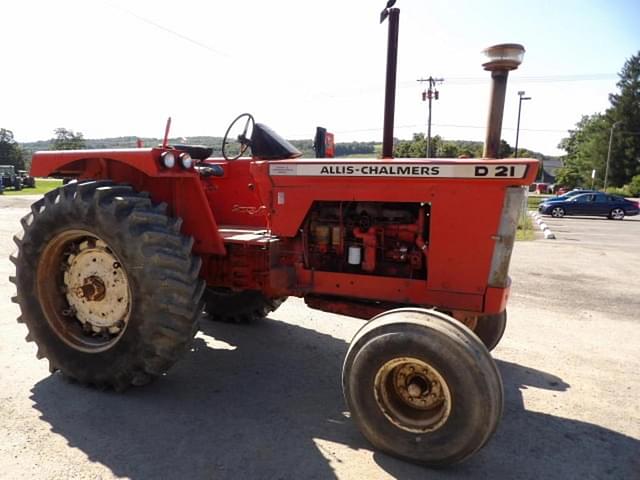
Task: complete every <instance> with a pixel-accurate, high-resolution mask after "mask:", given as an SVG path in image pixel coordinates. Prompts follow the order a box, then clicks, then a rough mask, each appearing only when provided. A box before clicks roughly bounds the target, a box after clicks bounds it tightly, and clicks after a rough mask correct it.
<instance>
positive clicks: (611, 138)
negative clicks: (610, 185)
mask: <svg viewBox="0 0 640 480" xmlns="http://www.w3.org/2000/svg"><path fill="white" fill-rule="evenodd" d="M621 123H622V122H619V121H618V122H615V123H614V124H613V125H611V133H610V134H609V149H608V150H607V164H606V166H605V168H604V188H603V190H604V191H605V192H606V191H607V182H608V181H609V163H610V162H611V143H613V131H614V130H615V128H616V127H617V126H618V125H620V124H621Z"/></svg>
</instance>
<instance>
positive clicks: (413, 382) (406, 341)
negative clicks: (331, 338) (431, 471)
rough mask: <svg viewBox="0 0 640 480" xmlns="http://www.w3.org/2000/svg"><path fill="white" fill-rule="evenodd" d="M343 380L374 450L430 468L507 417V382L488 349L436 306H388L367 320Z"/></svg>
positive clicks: (468, 448)
mask: <svg viewBox="0 0 640 480" xmlns="http://www.w3.org/2000/svg"><path fill="white" fill-rule="evenodd" d="M342 384H343V390H344V395H345V399H346V402H347V404H348V406H349V410H350V411H351V416H352V418H353V419H354V421H355V422H356V424H357V425H358V426H359V428H360V430H361V431H362V433H363V435H364V436H365V437H366V438H367V439H368V440H369V441H370V442H371V443H372V444H373V445H374V446H375V447H377V448H378V449H380V450H382V451H384V452H387V453H389V454H391V455H395V456H397V457H401V458H403V459H406V460H410V461H414V462H418V463H422V464H426V465H429V466H433V467H442V466H446V465H450V464H454V463H458V462H461V461H463V460H464V459H466V458H467V457H469V456H470V455H472V454H473V453H475V452H476V451H478V450H479V449H480V448H482V446H483V445H484V444H485V443H486V442H487V441H488V440H489V439H490V438H491V436H492V435H493V433H494V432H495V429H496V427H497V425H498V423H499V420H500V417H501V414H502V407H503V389H502V380H501V378H500V374H499V372H498V369H497V367H496V364H495V363H494V361H493V359H492V358H491V355H490V354H489V352H488V350H487V349H486V348H485V346H484V345H483V344H482V342H481V341H480V340H479V339H478V337H477V336H476V335H474V334H473V333H472V332H471V330H469V329H468V328H467V327H465V326H464V325H463V324H462V323H460V322H459V321H457V320H455V319H453V318H452V317H449V316H448V315H445V314H443V313H440V312H436V311H433V310H425V309H420V308H401V309H397V310H390V311H388V312H385V313H382V314H381V315H378V316H376V317H374V318H373V319H372V320H371V321H370V322H368V323H367V324H365V325H364V326H363V327H362V328H361V329H360V330H359V331H358V333H356V335H355V337H354V338H353V340H352V342H351V345H350V346H349V350H348V352H347V356H346V358H345V362H344V366H343V371H342Z"/></svg>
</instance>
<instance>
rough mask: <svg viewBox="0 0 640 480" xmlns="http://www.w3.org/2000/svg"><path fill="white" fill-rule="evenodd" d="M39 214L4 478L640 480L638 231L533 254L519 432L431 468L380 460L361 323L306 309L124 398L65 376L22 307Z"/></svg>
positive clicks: (198, 349)
mask: <svg viewBox="0 0 640 480" xmlns="http://www.w3.org/2000/svg"><path fill="white" fill-rule="evenodd" d="M26 211H27V207H26V204H25V201H24V200H16V199H15V198H14V199H10V197H4V198H3V197H0V338H1V339H2V341H1V342H0V472H2V473H1V474H0V477H3V478H9V479H18V478H56V479H57V478H64V479H66V478H81V479H94V478H123V477H126V478H133V479H150V478H152V479H163V478H171V479H172V478H176V479H178V478H179V479H182V478H189V479H200V478H203V479H204V478H234V479H235V478H269V479H271V478H319V479H325V478H372V479H373V478H375V479H378V478H407V479H413V478H415V479H425V478H427V479H440V478H443V479H445V478H446V479H458V478H460V479H463V478H516V479H518V478H526V479H529V478H530V479H538V478H545V479H569V478H580V479H603V478H612V479H627V478H638V472H640V463H639V461H638V459H639V457H640V455H639V454H640V404H639V402H638V398H640V376H639V375H638V372H639V371H640V355H638V353H639V351H638V349H639V347H638V346H639V345H640V331H639V329H638V323H637V321H638V318H637V317H638V312H639V311H640V300H639V299H640V287H639V286H640V282H638V272H640V254H639V253H638V250H637V248H635V249H634V248H632V247H634V244H633V242H637V238H638V237H637V236H636V237H635V239H634V238H633V236H634V234H633V233H629V235H628V236H627V234H626V233H623V234H619V233H617V232H619V231H622V232H626V230H624V229H635V232H638V230H639V228H638V227H640V223H638V222H635V221H634V222H631V221H629V222H627V221H624V222H619V223H611V222H605V221H599V220H574V219H567V220H563V221H562V222H565V223H564V225H568V227H567V229H566V231H561V230H562V229H559V236H560V239H559V240H557V241H555V242H553V241H544V240H538V241H532V242H522V243H518V244H517V245H516V249H515V252H514V258H513V268H512V276H513V280H514V284H513V291H512V292H513V293H512V299H511V303H510V311H509V326H508V329H507V333H506V336H505V339H504V340H503V342H502V343H501V344H500V345H499V346H498V348H497V349H496V350H495V351H494V353H495V357H496V359H497V362H498V366H499V368H500V370H501V373H502V376H503V379H504V387H505V395H506V405H505V406H506V408H505V415H504V418H503V421H502V423H501V425H500V427H499V429H498V432H497V434H496V436H495V437H494V438H493V440H492V441H491V442H490V443H489V445H487V447H485V448H484V449H483V450H482V451H481V452H480V453H479V454H477V455H476V456H475V457H473V458H472V459H471V460H469V461H468V462H466V463H464V464H463V465H460V466H457V467H455V468H452V469H448V470H445V471H432V470H427V469H424V468H421V467H419V466H414V465H410V464H407V463H405V462H401V461H398V460H395V459H393V458H389V457H387V456H385V455H382V454H379V453H376V452H374V451H372V449H371V448H370V446H369V445H368V444H367V442H366V441H365V440H364V439H363V438H362V437H361V435H360V434H359V432H358V431H357V429H356V428H355V426H354V425H353V423H352V422H351V420H350V419H349V417H348V414H347V413H346V412H345V407H344V403H343V401H342V395H341V391H340V386H339V375H340V367H341V362H342V358H343V355H344V353H345V352H346V349H347V342H348V340H349V339H350V337H351V336H352V335H353V333H354V332H355V331H356V330H357V328H358V327H359V326H360V325H361V324H362V322H361V321H359V320H353V319H350V318H347V317H342V316H338V315H331V314H326V313H322V312H316V311H312V310H309V309H307V308H306V307H305V306H304V304H303V303H302V302H301V301H299V300H297V299H290V300H289V301H287V302H286V303H285V304H284V305H283V307H281V308H280V309H279V310H278V311H277V312H275V313H274V314H272V315H271V317H270V318H269V319H268V320H266V321H264V322H262V323H259V324H256V325H252V326H236V325H220V324H215V323H211V322H205V323H204V324H203V330H202V332H201V333H200V334H198V337H197V338H196V342H195V345H194V348H193V350H192V351H191V352H189V354H188V355H187V357H186V358H185V359H184V360H183V361H181V362H180V363H179V364H178V365H176V367H175V368H174V369H172V371H171V372H170V373H169V375H167V376H166V377H165V378H162V379H160V380H159V381H157V382H155V383H154V384H152V385H150V386H147V387H144V388H135V389H132V390H130V391H128V392H127V393H125V394H115V393H111V392H98V391H94V390H91V389H87V388H84V387H81V386H78V385H75V384H72V383H69V382H67V381H65V380H64V379H63V378H62V377H61V376H60V375H53V376H49V374H48V372H47V365H46V362H45V361H40V362H38V361H36V360H35V358H34V355H35V348H34V346H33V344H27V343H25V342H24V340H23V338H24V336H25V334H26V331H25V328H24V327H23V326H22V325H18V324H16V323H15V320H14V319H15V317H16V316H17V313H18V312H17V308H16V306H15V305H13V304H11V303H10V302H9V301H8V297H9V296H10V295H11V294H12V293H11V292H12V289H13V286H12V285H10V284H9V283H8V282H7V280H6V279H7V276H8V275H9V274H10V273H11V272H12V270H13V266H12V264H11V263H10V262H8V261H7V260H6V258H7V255H8V254H9V252H10V251H11V250H12V249H13V247H12V242H11V240H10V238H11V236H10V235H11V234H12V233H13V231H15V230H17V229H18V228H19V223H18V218H19V216H20V215H22V214H24V213H25V212H26ZM580 225H584V227H580ZM578 228H583V230H584V232H586V233H588V232H590V231H593V235H594V236H592V237H585V236H584V235H579V233H576V232H578ZM607 228H610V229H612V230H611V231H607V230H602V229H607ZM598 232H609V233H607V234H605V236H604V237H602V238H601V239H598V238H596V236H598V235H601V234H602V233H598ZM572 238H573V239H572ZM623 238H626V240H625V239H623ZM630 242H631V244H630ZM612 243H622V244H624V245H626V247H627V248H625V249H622V251H621V252H615V251H611V250H610V249H609V247H608V245H609V244H612Z"/></svg>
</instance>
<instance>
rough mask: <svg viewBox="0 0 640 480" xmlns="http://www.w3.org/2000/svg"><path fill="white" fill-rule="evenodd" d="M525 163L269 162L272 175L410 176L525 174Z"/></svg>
mask: <svg viewBox="0 0 640 480" xmlns="http://www.w3.org/2000/svg"><path fill="white" fill-rule="evenodd" d="M526 172H527V166H526V165H522V164H509V163H505V164H499V165H496V164H486V163H478V164H471V165H470V164H462V165H455V164H415V163H393V164H390V163H326V164H320V163H313V164H301V163H296V164H278V163H273V164H271V165H269V174H270V175H272V176H298V177H407V178H524V176H525V174H526Z"/></svg>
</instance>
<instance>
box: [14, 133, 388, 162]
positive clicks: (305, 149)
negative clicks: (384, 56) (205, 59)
mask: <svg viewBox="0 0 640 480" xmlns="http://www.w3.org/2000/svg"><path fill="white" fill-rule="evenodd" d="M138 138H140V140H142V143H143V145H144V146H146V147H151V146H155V145H160V144H161V143H162V139H160V138H151V137H113V138H86V139H85V143H86V148H88V149H103V148H105V149H114V148H135V147H136V145H137V141H138ZM289 141H290V142H291V144H293V146H294V147H296V148H297V149H298V150H300V151H301V152H302V156H303V158H313V157H315V152H314V150H313V140H311V139H309V140H289ZM175 143H184V144H188V145H189V144H190V145H206V146H208V147H212V148H213V156H214V157H220V156H222V137H208V136H203V137H174V138H170V139H169V144H175ZM52 144H53V140H40V141H37V142H25V143H21V144H20V147H21V148H22V149H23V151H25V152H27V154H28V155H29V157H31V155H32V154H33V153H34V152H36V151H38V150H51V145H52ZM375 148H376V143H375V142H342V143H337V144H336V156H339V157H344V156H349V155H360V156H362V155H368V156H375Z"/></svg>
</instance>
